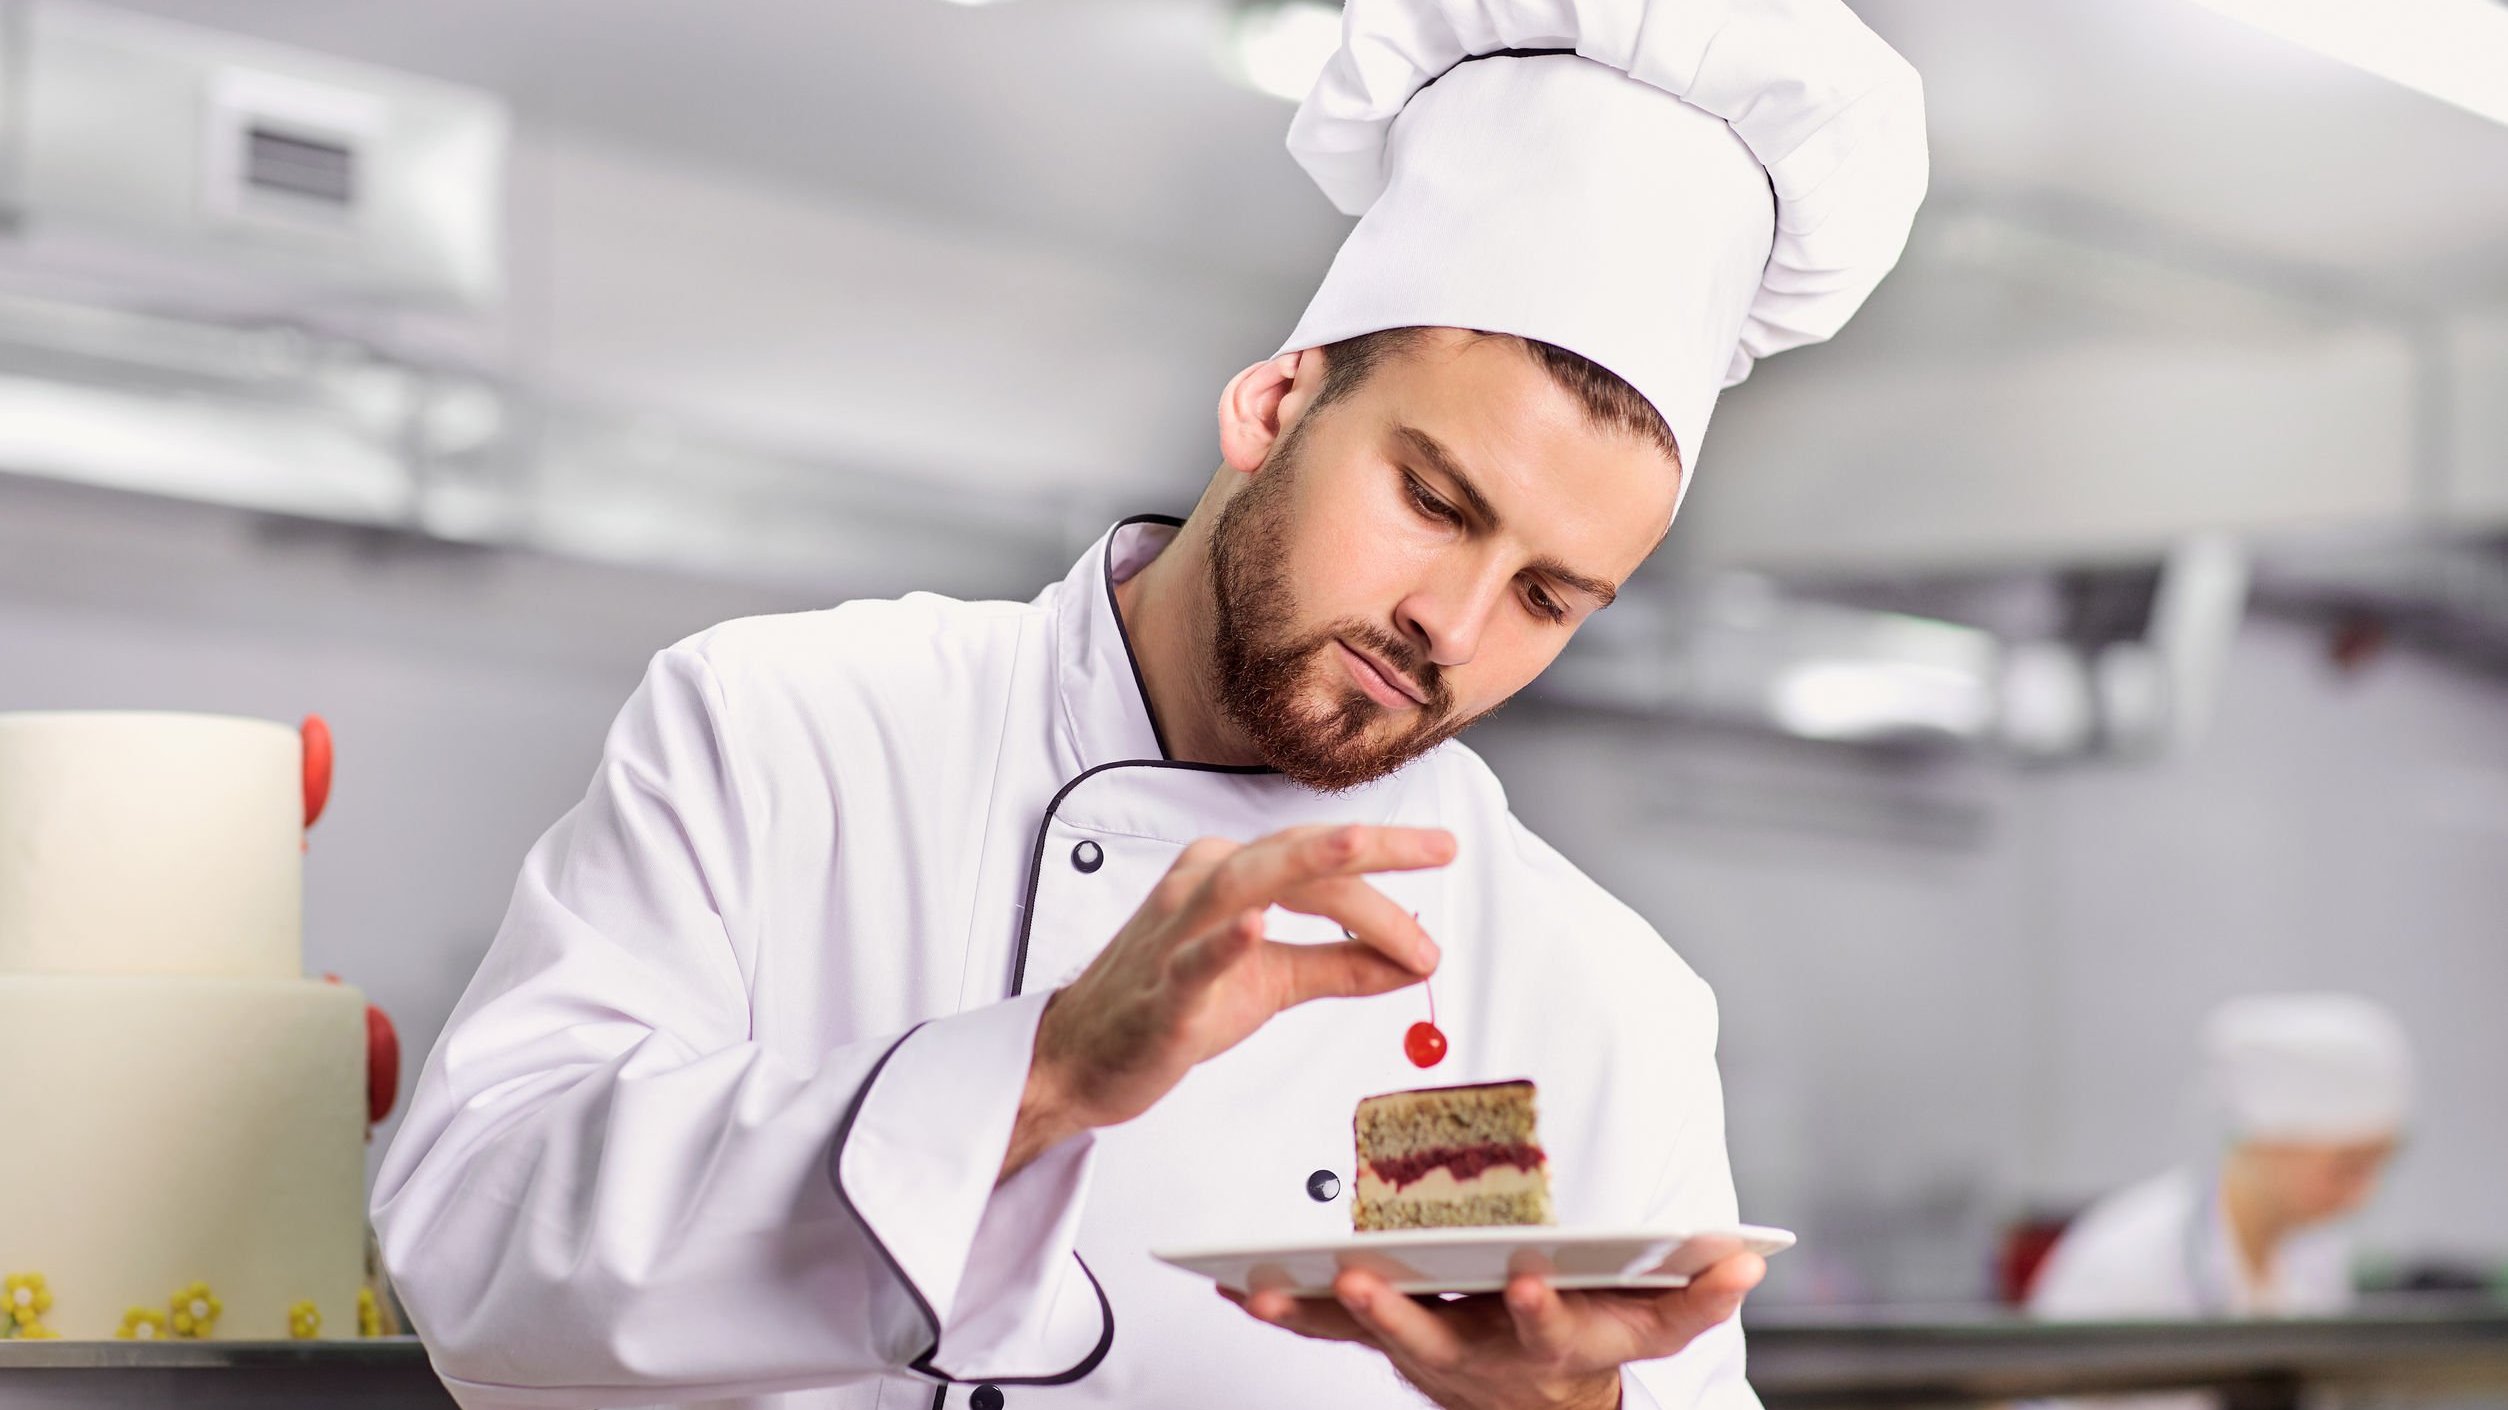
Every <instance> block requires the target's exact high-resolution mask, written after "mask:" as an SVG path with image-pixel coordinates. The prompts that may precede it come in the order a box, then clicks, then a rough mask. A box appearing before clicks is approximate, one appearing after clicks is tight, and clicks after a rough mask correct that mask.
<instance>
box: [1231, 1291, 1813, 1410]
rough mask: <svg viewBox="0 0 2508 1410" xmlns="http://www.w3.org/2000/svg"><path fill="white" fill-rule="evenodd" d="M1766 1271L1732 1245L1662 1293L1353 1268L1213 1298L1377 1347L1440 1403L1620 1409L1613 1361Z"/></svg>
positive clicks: (1667, 1346)
mask: <svg viewBox="0 0 2508 1410" xmlns="http://www.w3.org/2000/svg"><path fill="white" fill-rule="evenodd" d="M1767 1268H1768V1265H1767V1264H1766V1263H1764V1262H1762V1261H1761V1260H1760V1258H1759V1256H1758V1255H1757V1254H1750V1253H1741V1254H1735V1255H1734V1256H1733V1257H1731V1258H1728V1259H1725V1260H1724V1261H1723V1262H1721V1263H1718V1264H1716V1265H1715V1266H1714V1267H1712V1268H1709V1269H1708V1270H1707V1271H1705V1272H1704V1273H1701V1274H1699V1275H1698V1276H1697V1278H1695V1279H1694V1280H1692V1281H1691V1283H1690V1285H1689V1286H1688V1287H1685V1288H1676V1289H1673V1290H1672V1291H1670V1292H1664V1293H1636V1292H1565V1293H1563V1292H1560V1291H1558V1290H1557V1289H1554V1288H1552V1287H1551V1286H1550V1285H1549V1284H1548V1283H1545V1282H1543V1281H1542V1280H1541V1279H1540V1278H1537V1277H1532V1276H1530V1275H1522V1276H1518V1277H1516V1278H1515V1279H1514V1280H1513V1281H1511V1282H1509V1283H1508V1284H1507V1290H1506V1292H1505V1294H1504V1295H1503V1296H1502V1297H1490V1296H1480V1297H1464V1298H1456V1299H1454V1300H1453V1301H1450V1302H1439V1301H1422V1300H1418V1299H1414V1298H1411V1297H1409V1296H1406V1295H1405V1294H1402V1293H1399V1292H1396V1291H1395V1290H1394V1289H1393V1287H1392V1285H1390V1284H1388V1283H1387V1282H1386V1281H1385V1280H1384V1279H1382V1278H1380V1277H1377V1276H1376V1275H1375V1274H1372V1273H1367V1272H1362V1271H1360V1270H1358V1269H1349V1270H1346V1271H1344V1272H1343V1273H1342V1274H1341V1276H1340V1277H1338V1278H1336V1279H1334V1280H1333V1285H1332V1290H1333V1294H1334V1298H1335V1300H1334V1301H1331V1302H1326V1301H1324V1300H1323V1299H1321V1298H1316V1299H1307V1300H1301V1299H1298V1298H1293V1297H1290V1296H1289V1295H1288V1294H1286V1293H1282V1292H1257V1293H1254V1294H1252V1295H1251V1296H1247V1295H1243V1294H1239V1293H1234V1292H1230V1291H1228V1290H1227V1289H1225V1288H1222V1289H1220V1295H1221V1296H1223V1297H1225V1298H1227V1299H1228V1300H1229V1301H1231V1302H1233V1303H1235V1304H1237V1305H1238V1306H1239V1307H1242V1308H1244V1309H1245V1310H1246V1311H1247V1312H1249V1313H1251V1314H1252V1315H1254V1316H1256V1317H1259V1318H1261V1319H1262V1320H1263V1321H1266V1322H1269V1323H1271V1324H1272V1325H1273V1326H1276V1327H1285V1328H1287V1329H1288V1330H1290V1331H1293V1332H1296V1333H1297V1334H1299V1335H1300V1336H1307V1337H1314V1338H1316V1339H1318V1340H1321V1341H1353V1342H1358V1343H1361V1344H1362V1345H1366V1346H1372V1347H1374V1348H1376V1350H1378V1351H1380V1352H1382V1353H1384V1356H1385V1359H1386V1360H1388V1361H1390V1362H1392V1363H1393V1368H1394V1369H1395V1370H1396V1371H1398V1372H1400V1373H1401V1374H1402V1378H1403V1379H1404V1380H1407V1381H1409V1382H1410V1383H1411V1384H1412V1385H1414V1386H1416V1387H1418V1388H1419V1390H1420V1391H1421V1392H1422V1393H1423V1394H1425V1395H1426V1396H1427V1397H1428V1398H1429V1399H1431V1400H1433V1401H1435V1402H1437V1403H1438V1404H1439V1405H1442V1406H1444V1407H1446V1410H1519V1407H1521V1408H1522V1410H1534V1407H1541V1410H1616V1407H1618V1405H1619V1404H1620V1367H1622V1366H1623V1365H1626V1364H1627V1363H1629V1362H1631V1361H1651V1360H1654V1359H1655V1358H1657V1357H1663V1356H1670V1355H1672V1354H1673V1353H1675V1352H1677V1351H1679V1350H1680V1349H1681V1348H1683V1347H1685V1346H1687V1345H1689V1344H1690V1342H1691V1340H1692V1339H1694V1338H1696V1337H1697V1336H1698V1335H1699V1334H1700V1333H1701V1332H1704V1331H1706V1330H1707V1329H1708V1328H1710V1327H1713V1326H1715V1325H1716V1324H1717V1323H1719V1322H1722V1321H1724V1320H1725V1319H1726V1318H1728V1317H1730V1316H1732V1315H1733V1314H1734V1313H1735V1312H1737V1311H1739V1310H1741V1306H1742V1296H1743V1294H1745V1293H1748V1292H1749V1291H1750V1290H1751V1289H1752V1288H1754V1287H1757V1286H1758V1285H1759V1279H1760V1278H1761V1277H1762V1276H1763V1275H1765V1274H1766V1272H1767Z"/></svg>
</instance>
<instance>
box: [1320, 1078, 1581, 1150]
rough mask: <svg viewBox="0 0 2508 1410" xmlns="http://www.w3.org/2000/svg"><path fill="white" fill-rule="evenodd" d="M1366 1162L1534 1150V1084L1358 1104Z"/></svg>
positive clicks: (1486, 1085)
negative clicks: (1480, 1150) (1469, 1149)
mask: <svg viewBox="0 0 2508 1410" xmlns="http://www.w3.org/2000/svg"><path fill="white" fill-rule="evenodd" d="M1353 1127H1354V1131H1355V1134H1356V1136H1357V1139H1358V1150H1359V1156H1360V1158H1361V1159H1363V1160H1378V1161H1383V1160H1391V1159H1395V1158H1398V1157H1402V1156H1408V1155H1413V1154H1417V1153H1420V1152H1425V1151H1439V1150H1455V1149H1459V1148H1462V1147H1466V1146H1534V1147H1538V1145H1539V1144H1540V1139H1539V1137H1538V1136H1537V1135H1536V1134H1535V1127H1536V1116H1535V1112H1534V1107H1533V1084H1532V1083H1530V1082H1522V1081H1517V1082H1483V1083H1478V1084H1475V1085H1472V1086H1464V1087H1429V1088H1425V1089H1422V1090H1420V1091H1415V1092H1388V1093H1386V1094H1385V1095H1383V1096H1381V1097H1369V1098H1367V1099H1366V1100H1365V1101H1362V1102H1360V1103H1359V1105H1358V1114H1357V1117H1356V1118H1355V1120H1354V1122H1353Z"/></svg>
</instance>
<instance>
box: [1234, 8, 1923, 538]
mask: <svg viewBox="0 0 2508 1410" xmlns="http://www.w3.org/2000/svg"><path fill="white" fill-rule="evenodd" d="M1524 51H1549V52H1533V53H1526V52H1524ZM1289 149H1290V151H1291V152H1292V153H1293V154H1294V155H1295V156H1296V157H1297V159H1298V161H1299V163H1300V164H1301V165H1303V166H1304V167H1305V168H1306V170H1307V173H1308V174H1309V175H1310V176H1312V177H1314V179H1315V181H1316V184H1318V185H1319V186H1321V187H1322V188H1323V190H1324V194H1325V195H1327V196H1329V197H1331V199H1332V201H1333V204H1335V205H1336V206H1338V207H1340V208H1341V210H1342V211H1343V212H1345V213H1347V214H1350V215H1356V216H1359V217H1361V218H1360V220H1359V223H1358V226H1357V228H1356V229H1355V230H1353V231H1352V232H1351V234H1350V237H1349V239H1348V241H1347V242H1346V243H1344V244H1343V245H1342V247H1341V252H1340V254H1339V255H1338V256H1337V257H1336V258H1335V259H1334V260H1333V264H1332V269H1331V271H1330V272H1329V273H1327V274H1326V275H1325V276H1324V282H1323V286H1322V288H1321V289H1319V290H1318V291H1317V292H1316V295H1315V298H1314V301H1313V302H1312V303H1311V304H1310V305H1309V306H1308V308H1307V310H1306V314H1305V316H1304V317H1303V318H1301V319H1300V320H1299V322H1298V325H1297V330H1296V331H1295V332H1293V333H1291V334H1290V335H1289V340H1288V342H1287V343H1285V344H1284V345H1283V346H1282V348H1281V351H1283V352H1287V351H1290V350H1292V349H1298V348H1311V347H1318V346H1321V345H1323V344H1326V343H1332V342H1337V341H1339V340H1341V339H1343V338H1350V337H1356V336H1358V335H1359V334H1362V333H1371V332H1375V331H1378V330H1380V329H1385V328H1398V327H1406V326H1412V325H1420V326H1434V327H1455V328H1473V329H1479V330H1481V331H1484V332H1492V333H1512V334H1515V335H1517V336H1519V337H1526V338H1533V339H1538V340H1540V341H1543V342H1548V343H1553V344H1556V345H1558V346H1560V347H1564V348H1567V349H1568V350H1570V351H1572V352H1576V353H1580V354H1582V355H1583V356H1585V357H1587V358H1589V359H1591V360H1592V361H1594V362H1597V363H1600V364H1601V365H1603V366H1604V367H1607V368H1609V369H1610V370H1611V371H1613V372H1615V373H1617V374H1618V375H1619V376H1620V377H1621V378H1622V379H1623V380H1625V381H1627V382H1628V383H1629V384H1630V385H1632V386H1634V387H1635V388H1636V389H1637V390H1638V391H1639V392H1640V393H1642V394H1643V395H1644V396H1645V397H1646V399H1647V400H1648V401H1650V402H1652V403H1653V404H1654V407H1655V409H1656V410H1657V411H1658V412H1660V413H1662V415H1663V419H1664V421H1665V422H1666V424H1668V425H1669V426H1670V427H1671V429H1672V434H1673V436H1674V438H1675V441H1676V442H1677V444H1678V445H1679V447H1680V452H1681V457H1682V460H1683V463H1684V465H1685V466H1686V468H1687V471H1688V473H1685V474H1684V475H1683V476H1682V478H1681V489H1682V491H1683V492H1684V493H1686V492H1687V490H1688V488H1689V483H1690V481H1691V479H1692V478H1694V476H1695V473H1696V469H1697V465H1698V447H1699V442H1700V439H1701V438H1702V437H1703V436H1704V434H1705V432H1706V429H1707V417H1708V414H1709V412H1710V411H1712V410H1713V408H1714V406H1715V400H1716V394H1717V393H1718V392H1719V391H1721V390H1722V389H1723V388H1725V387H1729V386H1731V385H1732V384H1734V383H1736V382H1739V381H1740V380H1742V378H1743V377H1745V376H1747V375H1748V374H1749V372H1750V366H1751V363H1752V361H1753V360H1754V359H1756V358H1761V357H1765V356H1767V355H1769V354H1770V353H1775V352H1781V351H1783V350H1785V349H1787V348H1790V347H1795V346H1798V345H1800V344H1803V343H1811V342H1817V341H1819V340H1821V339H1823V338H1826V337H1828V336H1829V335H1831V334H1832V333H1835V332H1836V331H1837V330H1838V329H1839V328H1840V327H1841V326H1843V325H1844V324H1845V322H1846V320H1847V318H1848V317H1849V316H1851V315H1852V314H1853V313H1854V312H1855V310H1856V309H1857V308H1859V307H1861V306H1862V304H1863V301H1864V297H1865V296H1866V295H1867V294H1870V293H1871V292H1872V289H1873V286H1874V285H1876V284H1878V283H1879V282H1880V280H1881V276H1882V275H1884V274H1886V273H1888V272H1889V269H1890V266H1891V265H1893V264H1895V263H1897V261H1898V256H1899V252H1900V251H1901V250H1902V249H1903V248H1904V247H1905V245H1906V242H1907V231H1908V226H1909V224H1910V223H1911V222H1912V221H1913V220H1914V218H1915V213H1916V206H1917V204H1918V203H1919V202H1920V201H1921V200H1923V198H1924V190H1925V179H1926V166H1925V137H1924V100H1923V92H1922V87H1921V85H1920V84H1919V82H1918V80H1917V78H1916V72H1915V70H1914V69H1912V68H1910V67H1909V66H1908V65H1907V62H1906V61H1905V60H1903V59H1901V58H1900V57H1899V56H1898V55H1897V54H1896V53H1895V52H1893V51H1892V50H1891V49H1890V47H1889V46H1888V45H1887V44H1884V43H1883V42H1882V41H1881V39H1880V38H1879V36H1877V35H1875V34H1873V32H1872V31H1871V30H1869V29H1867V28H1865V27H1864V25H1863V23H1862V22H1861V21H1859V20H1858V19H1856V18H1855V16H1854V15H1853V14H1852V13H1851V12H1849V11H1848V10H1847V8H1846V6H1845V5H1844V3H1842V0H1346V3H1345V5H1344V8H1343V16H1342V42H1341V48H1340V49H1339V50H1338V51H1337V52H1336V53H1334V55H1333V56H1332V59H1331V61H1330V63H1329V64H1327V65H1326V67H1325V69H1324V71H1323V75H1322V77H1320V78H1319V79H1318V80H1317V81H1316V84H1315V87H1314V90H1313V91H1312V92H1310V93H1309V94H1308V95H1307V98H1306V102H1305V104H1304V105H1303V106H1301V107H1300V108H1299V109H1298V113H1297V117H1296V119H1295V120H1294V121H1293V122H1292V123H1291V124H1290V128H1289Z"/></svg>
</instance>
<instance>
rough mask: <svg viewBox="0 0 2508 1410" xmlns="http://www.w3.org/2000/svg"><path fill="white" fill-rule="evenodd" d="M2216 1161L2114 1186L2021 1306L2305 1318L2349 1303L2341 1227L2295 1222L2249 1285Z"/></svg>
mask: <svg viewBox="0 0 2508 1410" xmlns="http://www.w3.org/2000/svg"><path fill="white" fill-rule="evenodd" d="M2220 1191H2221V1181H2220V1172H2219V1171H2218V1170H2214V1169H2209V1168H2203V1169H2196V1168H2188V1169H2182V1170H2173V1171H2170V1172H2169V1173H2167V1174H2165V1175H2161V1176H2158V1177H2156V1178H2154V1179H2150V1180H2146V1181H2144V1182H2143V1183H2141V1184H2139V1185H2134V1186H2131V1187H2129V1188H2126V1189H2123V1190H2120V1191H2118V1192H2116V1193H2115V1194H2112V1195H2110V1196H2108V1197H2107V1198H2106V1199H2103V1200H2101V1201H2099V1202H2098V1203H2097V1204H2094V1205H2092V1206H2091V1207H2090V1208H2089V1209H2088V1210H2087V1211H2086V1212H2084V1213H2083V1214H2082V1215H2081V1217H2080V1218H2078V1219H2076V1220H2074V1221H2073V1223H2072V1225H2071V1227H2069V1228H2067V1229H2066V1230H2065V1231H2064V1236H2063V1237H2062V1238H2061V1239H2059V1240H2057V1241H2056V1245H2055V1248H2054V1249H2053V1251H2051V1252H2050V1253H2049V1254H2048V1255H2047V1261H2046V1266H2045V1267H2044V1268H2043V1269H2041V1270H2040V1271H2039V1274H2038V1278H2037V1282H2036V1284H2035V1285H2034V1286H2033V1287H2032V1288H2031V1289H2030V1293H2029V1310H2030V1311H2031V1312H2032V1313H2034V1314H2035V1315H2037V1316H2040V1317H2045V1318H2050V1319H2054V1320H2059V1321H2089V1320H2103V1321H2147V1320H2153V1319H2172V1320H2173V1319H2179V1318H2222V1317H2307V1316H2326V1315H2330V1314H2333V1313H2337V1312H2341V1311H2343V1310H2344V1309H2346V1308H2348V1307H2349V1306H2350V1305H2351V1301H2352V1282H2351V1249H2350V1240H2349V1238H2348V1236H2347V1235H2346V1234H2345V1233H2344V1232H2343V1231H2342V1230H2341V1229H2339V1228H2333V1227H2328V1228H2320V1229H2308V1230H2302V1231H2300V1232H2298V1233H2296V1234H2292V1235H2290V1236H2289V1237H2287V1238H2284V1239H2283V1240H2282V1242H2281V1246H2280V1247H2279V1248H2277V1249H2276V1250H2274V1256H2273V1272H2272V1277H2271V1279H2270V1280H2269V1281H2268V1282H2266V1283H2264V1284H2261V1285H2259V1284H2257V1283H2256V1282H2255V1281H2254V1279H2253V1278H2252V1277H2251V1276H2250V1275H2249V1274H2248V1272H2247V1269H2246V1265H2245V1261H2244V1260H2243V1259H2242V1258H2241V1257H2240V1255H2239V1253H2238V1244H2237V1237H2236V1235H2235V1233H2234V1232H2233V1231H2232V1230H2231V1229H2230V1227H2229V1220H2228V1218H2227V1217H2226V1216H2225V1215H2224V1214H2223V1213H2222V1211H2221V1194H2220Z"/></svg>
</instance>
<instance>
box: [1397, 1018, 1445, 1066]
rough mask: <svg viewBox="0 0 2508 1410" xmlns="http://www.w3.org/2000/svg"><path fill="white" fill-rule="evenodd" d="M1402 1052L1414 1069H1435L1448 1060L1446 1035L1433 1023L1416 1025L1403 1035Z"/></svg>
mask: <svg viewBox="0 0 2508 1410" xmlns="http://www.w3.org/2000/svg"><path fill="white" fill-rule="evenodd" d="M1402 1051H1403V1053H1404V1054H1405V1055H1407V1056H1408V1057H1409V1058H1410V1059H1411V1065H1412V1066H1413V1067H1435V1066H1436V1065H1437V1064H1439V1063H1441V1062H1444V1061H1445V1060H1446V1035H1445V1034H1443V1033H1441V1032H1439V1031H1438V1030H1437V1025H1435V1024H1433V1023H1414V1024H1412V1025H1411V1031H1410V1032H1408V1033H1405V1034H1403V1035H1402Z"/></svg>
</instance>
